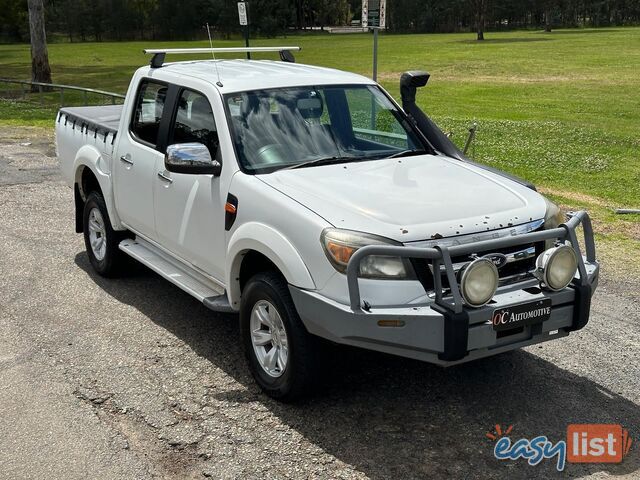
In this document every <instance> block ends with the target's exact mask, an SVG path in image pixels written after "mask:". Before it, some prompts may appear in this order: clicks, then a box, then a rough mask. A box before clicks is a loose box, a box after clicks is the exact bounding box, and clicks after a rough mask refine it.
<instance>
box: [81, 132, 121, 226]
mask: <svg viewBox="0 0 640 480" xmlns="http://www.w3.org/2000/svg"><path fill="white" fill-rule="evenodd" d="M74 172H75V173H74V187H73V190H74V198H75V206H76V231H77V232H78V233H80V232H82V213H83V209H84V203H85V201H86V200H87V197H88V196H89V194H90V193H91V192H92V191H95V190H97V191H98V192H99V193H100V194H101V195H102V197H103V198H104V201H105V204H106V206H107V212H108V213H109V220H110V222H111V227H112V228H113V229H114V230H125V227H124V226H123V225H122V223H121V222H120V217H119V216H118V213H117V211H116V208H115V203H114V198H113V189H112V186H111V180H112V177H111V170H110V165H109V163H108V162H107V161H106V160H105V159H104V157H103V155H102V154H101V153H100V152H99V151H98V149H96V148H95V147H93V146H91V145H84V146H82V147H81V148H80V149H79V150H78V152H77V154H76V158H75V161H74Z"/></svg>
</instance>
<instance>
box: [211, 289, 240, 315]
mask: <svg viewBox="0 0 640 480" xmlns="http://www.w3.org/2000/svg"><path fill="white" fill-rule="evenodd" d="M202 303H204V306H205V307H207V308H208V309H210V310H213V311H214V312H220V313H238V312H236V311H235V310H233V308H231V305H230V304H229V297H227V294H226V293H224V294H222V295H218V296H217V297H207V298H205V299H204V300H202Z"/></svg>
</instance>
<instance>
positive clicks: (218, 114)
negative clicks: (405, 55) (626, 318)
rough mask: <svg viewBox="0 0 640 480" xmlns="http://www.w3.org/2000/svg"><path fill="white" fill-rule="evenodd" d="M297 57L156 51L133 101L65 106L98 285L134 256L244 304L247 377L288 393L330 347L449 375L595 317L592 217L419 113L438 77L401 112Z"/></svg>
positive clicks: (199, 291) (300, 389) (310, 375)
mask: <svg viewBox="0 0 640 480" xmlns="http://www.w3.org/2000/svg"><path fill="white" fill-rule="evenodd" d="M293 49H295V47H294V48H292V47H281V48H273V49H263V50H274V51H279V52H280V57H281V61H266V60H260V61H255V60H254V61H249V60H209V61H187V62H177V63H167V64H165V63H164V57H165V55H166V54H174V53H182V54H188V53H201V52H202V50H203V49H195V50H188V49H182V50H154V51H148V52H147V53H153V54H154V56H153V60H152V61H151V65H150V66H146V67H142V68H140V69H138V70H137V71H136V73H135V74H134V76H133V79H132V80H131V85H130V87H129V91H128V93H127V96H126V99H125V101H124V105H122V106H104V107H74V108H63V109H61V110H60V112H59V114H58V116H57V119H56V144H57V151H58V157H59V160H60V165H61V168H62V171H63V173H64V177H65V179H66V181H67V182H68V184H69V186H70V187H71V188H72V189H73V192H74V198H75V211H76V231H77V232H82V233H84V238H85V243H86V249H87V253H88V256H89V259H90V261H91V264H92V265H93V267H94V268H95V270H96V271H97V272H98V273H99V274H101V275H105V276H114V275H115V274H116V273H122V270H123V265H126V262H123V258H124V256H125V255H128V256H131V257H133V258H134V259H137V260H138V261H140V262H142V263H143V264H145V265H146V266H148V267H149V268H151V269H152V270H154V271H156V272H157V273H158V274H159V275H161V276H163V277H165V278H166V279H167V280H169V281H170V282H173V283H174V284H175V285H177V286H178V287H180V288H181V289H183V290H184V291H186V292H188V293H189V294H191V295H192V296H194V297H195V298H196V299H198V300H199V301H201V302H203V303H204V304H205V305H206V306H207V307H209V308H211V309H212V310H216V311H220V312H238V313H239V320H240V324H241V332H242V339H241V341H242V342H243V345H244V348H245V351H246V355H247V359H248V363H249V367H250V369H251V371H252V373H253V375H254V377H255V379H256V381H257V383H258V384H259V385H260V387H261V388H262V389H263V390H264V391H265V392H266V393H268V394H269V395H271V396H273V397H275V398H279V399H282V400H291V399H294V398H296V397H299V396H300V395H303V394H305V393H307V392H308V391H309V388H310V387H311V386H313V385H314V376H315V375H316V374H317V373H318V369H319V368H321V366H322V357H321V355H320V349H319V347H320V345H321V342H319V338H318V337H322V338H324V339H327V340H329V341H331V342H336V343H340V344H349V345H355V346H359V347H363V348H367V349H371V350H378V351H382V352H387V353H391V354H396V355H400V356H404V357H410V358H414V359H420V360H423V361H427V362H433V363H437V364H440V365H451V364H456V363H459V362H465V361H468V360H473V359H477V358H481V357H485V356H489V355H495V354H498V353H501V352H504V351H507V350H513V349H516V348H520V347H523V346H527V345H531V344H534V343H538V342H544V341H547V340H552V339H555V338H560V337H563V336H566V335H568V334H569V332H571V331H574V330H578V329H580V328H582V327H583V326H584V325H585V324H586V323H587V321H588V317H589V310H590V303H591V297H592V294H593V291H594V290H595V288H596V286H597V282H598V271H599V267H598V263H597V261H596V256H595V247H594V239H593V232H592V228H591V224H590V221H589V217H588V215H587V214H586V213H585V212H577V213H573V214H569V215H567V216H566V217H565V215H563V214H561V213H560V210H559V209H558V207H557V206H555V205H554V204H553V203H551V202H550V201H548V200H547V199H545V198H544V197H543V196H542V195H540V194H539V193H537V192H536V190H535V188H534V187H533V186H532V185H530V184H528V183H526V182H524V181H522V180H520V179H518V178H515V177H512V176H510V175H509V174H506V173H504V172H500V171H496V170H494V169H491V168H489V167H486V166H482V165H479V164H477V163H474V162H472V161H471V160H469V159H468V158H466V157H465V156H464V155H463V154H462V153H461V152H460V151H459V150H458V149H457V148H456V146H455V145H454V144H453V143H452V142H451V141H450V140H449V139H448V138H447V137H446V136H445V135H444V134H443V133H442V131H441V130H439V129H438V127H437V126H436V125H435V124H434V123H433V122H432V121H431V120H430V119H429V117H428V116H427V115H425V114H424V113H423V112H422V111H421V110H420V109H419V108H418V107H417V105H416V103H415V95H416V91H417V88H419V87H422V86H424V85H426V83H427V81H428V78H429V75H428V74H426V73H424V72H407V73H405V74H403V75H402V78H401V81H400V88H401V95H402V107H400V106H399V105H398V104H397V103H396V102H395V101H394V100H393V98H392V97H391V96H390V95H389V94H388V93H386V92H385V91H384V90H383V89H382V88H381V87H380V86H379V85H378V84H376V83H375V82H373V81H372V80H370V79H368V78H365V77H362V76H360V75H355V74H352V73H346V72H342V71H337V70H333V69H328V68H320V67H315V66H308V65H300V64H296V63H295V62H294V59H293V56H292V55H291V53H290V50H293ZM204 50H205V51H207V52H209V51H213V52H218V51H221V50H220V49H204ZM233 50H234V51H244V50H245V49H233ZM222 51H228V49H227V50H225V49H222ZM579 226H582V228H581V229H578V227H579ZM578 232H580V242H579V241H578Z"/></svg>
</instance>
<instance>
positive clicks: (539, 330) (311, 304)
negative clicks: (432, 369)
mask: <svg viewBox="0 0 640 480" xmlns="http://www.w3.org/2000/svg"><path fill="white" fill-rule="evenodd" d="M580 225H581V226H582V227H583V233H584V248H585V252H586V256H584V257H583V255H582V252H581V248H580V244H579V242H578V239H577V235H576V229H577V227H578V226H580ZM554 239H555V240H558V241H561V242H569V243H570V244H571V245H572V246H573V248H574V249H575V250H576V253H577V256H578V259H579V265H578V272H577V274H576V277H575V278H574V280H573V282H572V283H571V284H570V285H569V286H568V287H567V288H565V289H563V290H561V291H558V292H551V291H546V290H542V289H540V288H539V287H538V282H537V280H535V279H530V280H526V281H524V282H520V283H518V284H515V285H509V286H505V287H502V288H500V289H498V291H497V293H496V295H495V296H494V298H493V300H492V302H491V303H490V304H488V305H486V306H484V307H482V308H469V307H467V306H465V305H464V304H463V301H462V297H461V295H460V292H459V289H458V284H457V281H456V279H455V274H454V271H453V265H452V262H451V257H452V256H458V255H462V254H467V253H473V252H474V251H487V250H490V249H492V248H496V249H498V248H505V247H511V246H515V245H519V244H526V243H530V242H539V241H543V240H554ZM369 255H390V256H401V257H406V258H421V259H427V260H429V261H430V262H431V263H432V265H433V271H436V272H437V271H440V268H441V266H443V267H444V270H445V272H446V276H447V278H448V280H449V284H450V285H451V286H452V287H451V288H450V289H444V288H443V287H442V284H441V282H440V279H439V276H438V275H436V276H435V279H436V282H435V283H436V288H435V298H434V299H433V301H430V302H428V303H424V304H420V305H411V306H407V305H401V306H395V307H369V306H368V303H367V302H362V299H361V298H360V289H359V284H358V276H357V272H358V271H359V268H360V262H361V261H362V259H364V258H365V257H367V256H369ZM598 274H599V265H598V263H597V261H596V259H595V244H594V240H593V231H592V228H591V222H590V219H589V216H588V215H587V213H586V212H578V213H576V214H574V215H572V216H571V218H570V219H569V221H567V222H566V223H565V224H563V225H561V226H560V227H558V228H555V229H552V230H545V231H540V232H533V233H528V234H524V235H517V236H513V237H508V238H501V239H494V240H486V241H482V242H475V243H470V244H466V245H460V246H455V247H448V248H447V247H436V248H410V247H395V246H370V247H364V248H361V249H360V250H358V251H357V252H356V253H355V254H354V255H353V257H352V258H351V260H350V262H349V265H348V268H347V281H348V285H349V298H350V305H344V304H342V303H339V302H336V301H334V300H331V299H328V298H326V297H324V296H322V295H321V294H319V293H318V292H313V291H306V290H302V289H298V288H296V287H293V286H292V287H290V290H291V295H292V297H293V301H294V303H295V305H296V308H297V310H298V313H299V314H300V317H301V319H302V321H303V323H304V324H305V326H306V327H307V329H308V330H309V331H310V332H311V333H313V334H316V335H319V336H321V337H324V338H327V339H329V340H332V341H334V342H337V343H344V344H349V345H355V346H359V347H364V348H368V349H371V350H378V351H382V352H386V353H391V354H395V355H400V356H405V357H410V358H415V359H419V360H424V361H428V362H431V363H437V364H440V365H452V364H456V363H461V362H465V361H469V360H473V359H476V358H481V357H486V356H489V355H494V354H497V353H500V352H503V351H507V350H513V349H516V348H521V347H524V346H527V345H532V344H535V343H540V342H544V341H547V340H551V339H554V338H559V337H563V336H566V335H568V334H569V332H571V331H574V330H579V329H580V328H583V327H584V326H585V325H586V323H587V322H588V319H589V311H590V306H591V297H592V295H593V292H594V290H595V289H596V287H597V284H598ZM544 299H549V300H550V301H551V315H550V317H549V318H548V319H547V320H545V321H543V322H540V323H535V324H533V325H526V326H522V327H518V328H516V329H513V330H507V331H495V330H494V329H493V325H492V323H491V317H492V315H493V312H494V311H496V310H499V309H503V308H508V307H510V306H516V305H520V304H525V303H534V302H537V301H541V300H544Z"/></svg>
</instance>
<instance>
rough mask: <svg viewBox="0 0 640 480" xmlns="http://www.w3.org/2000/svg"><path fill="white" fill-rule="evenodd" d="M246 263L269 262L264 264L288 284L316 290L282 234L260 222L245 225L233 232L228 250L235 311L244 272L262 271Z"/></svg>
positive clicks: (228, 281) (230, 293)
mask: <svg viewBox="0 0 640 480" xmlns="http://www.w3.org/2000/svg"><path fill="white" fill-rule="evenodd" d="M245 262H268V264H267V265H272V266H273V267H275V269H276V270H277V271H278V272H279V273H280V274H282V276H283V277H284V278H285V280H286V281H287V283H289V284H291V285H295V286H296V287H299V288H304V289H315V288H316V287H315V283H314V281H313V278H312V277H311V274H310V273H309V270H308V269H307V266H306V264H305V263H304V261H303V260H302V257H301V256H300V254H299V253H298V251H297V250H296V248H295V247H294V246H293V245H292V244H291V242H289V240H287V238H286V237H284V235H282V234H281V233H280V232H278V231H277V230H275V229H273V228H272V227H270V226H268V225H264V224H261V223H248V224H244V225H242V226H240V227H239V228H238V229H237V230H236V231H235V232H234V233H233V235H232V236H231V239H230V241H229V246H228V248H227V265H226V269H225V270H226V272H227V278H226V285H227V294H228V296H229V303H230V304H231V306H232V308H234V309H238V308H239V306H240V298H241V296H242V287H243V283H244V282H246V280H247V272H251V273H253V274H255V273H258V272H259V271H264V270H261V269H260V268H258V269H254V268H251V266H253V265H252V264H251V266H247V264H246V263H245ZM243 265H244V267H243ZM261 266H262V265H261V264H258V265H257V267H261Z"/></svg>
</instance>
